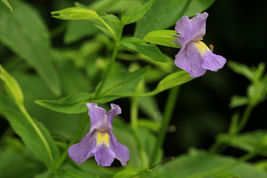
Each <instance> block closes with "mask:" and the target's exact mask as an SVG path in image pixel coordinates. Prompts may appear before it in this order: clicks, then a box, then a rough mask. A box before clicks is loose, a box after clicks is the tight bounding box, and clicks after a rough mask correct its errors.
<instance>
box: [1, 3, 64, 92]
mask: <svg viewBox="0 0 267 178" xmlns="http://www.w3.org/2000/svg"><path fill="white" fill-rule="evenodd" d="M12 6H13V9H14V12H13V13H10V12H9V11H8V10H7V9H6V8H4V7H2V6H0V41H1V42H3V44H5V45H7V46H8V47H9V48H10V49H12V50H13V51H14V52H15V53H16V54H17V55H19V56H20V57H21V58H23V59H24V60H26V61H27V62H28V63H29V64H30V65H31V66H32V67H34V68H35V69H36V70H37V72H38V74H39V75H40V76H41V78H42V79H43V80H44V82H45V83H46V84H47V86H48V87H49V88H50V90H51V91H52V92H53V93H54V94H55V95H59V94H60V93H61V90H60V82H59V78H58V74H57V71H56V69H55V66H54V65H53V60H54V58H53V56H52V55H51V53H50V51H51V47H50V40H49V34H48V32H47V29H46V27H45V25H44V23H43V21H42V19H41V18H40V17H39V14H38V13H37V12H36V11H35V10H34V9H33V8H32V7H31V6H29V5H28V4H26V3H24V2H23V1H12Z"/></svg>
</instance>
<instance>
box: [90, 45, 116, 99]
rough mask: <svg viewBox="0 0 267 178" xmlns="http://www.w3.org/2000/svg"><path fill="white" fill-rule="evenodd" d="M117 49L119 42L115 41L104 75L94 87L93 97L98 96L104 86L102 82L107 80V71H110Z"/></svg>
mask: <svg viewBox="0 0 267 178" xmlns="http://www.w3.org/2000/svg"><path fill="white" fill-rule="evenodd" d="M118 50H119V43H118V42H116V43H115V47H114V50H113V53H112V56H111V60H110V61H109V64H108V67H107V69H106V71H105V73H104V77H103V79H102V81H101V82H100V84H99V87H97V88H96V92H95V98H97V97H98V96H99V94H100V92H101V90H102V88H103V86H104V83H105V82H106V80H107V77H108V74H109V72H110V70H111V68H112V65H113V63H114V61H115V59H116V57H117V54H118Z"/></svg>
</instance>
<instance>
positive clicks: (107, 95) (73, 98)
mask: <svg viewBox="0 0 267 178" xmlns="http://www.w3.org/2000/svg"><path fill="white" fill-rule="evenodd" d="M146 70H147V68H144V69H139V70H137V71H136V72H133V73H128V74H123V75H122V74H116V75H114V76H110V77H109V78H108V79H107V82H106V83H105V85H104V86H103V90H102V92H101V93H102V95H101V94H100V96H102V97H100V98H94V95H93V94H89V93H79V94H74V95H70V96H67V97H65V98H62V99H59V100H37V101H36V103H37V104H39V105H41V106H43V107H45V108H48V109H51V110H53V111H57V112H63V113H69V114H71V113H73V114H77V113H83V112H86V111H87V108H86V106H85V103H86V102H96V103H105V102H110V101H112V100H114V99H118V98H122V97H127V96H151V95H156V94H158V93H160V92H162V91H164V90H167V89H170V88H172V87H175V86H179V85H182V84H184V83H186V82H189V81H190V80H192V78H191V77H190V76H189V74H188V73H187V72H185V71H178V72H175V73H172V74H170V75H168V76H167V77H165V78H164V79H162V80H161V81H160V82H159V84H158V86H157V87H156V89H155V90H153V91H151V92H148V93H134V91H135V89H136V87H137V84H138V83H139V81H140V80H141V78H142V76H143V75H144V74H145V72H146Z"/></svg>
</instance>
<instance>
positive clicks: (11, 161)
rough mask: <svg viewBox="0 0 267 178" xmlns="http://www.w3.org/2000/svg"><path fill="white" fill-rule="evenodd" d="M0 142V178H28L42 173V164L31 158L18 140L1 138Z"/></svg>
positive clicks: (29, 153)
mask: <svg viewBox="0 0 267 178" xmlns="http://www.w3.org/2000/svg"><path fill="white" fill-rule="evenodd" d="M3 139H4V140H3ZM1 141H2V143H3V145H2V146H1V149H0V159H1V160H2V161H1V162H0V177H3V178H4V177H5V178H12V177H19V178H29V177H34V175H35V174H37V173H39V172H41V171H42V169H43V164H42V163H41V162H39V160H36V159H35V158H34V157H33V156H32V153H31V152H29V150H28V149H27V148H26V147H25V146H24V145H23V143H22V142H21V141H20V140H19V139H18V138H11V137H5V138H3V137H2V140H1ZM11 168H12V169H11Z"/></svg>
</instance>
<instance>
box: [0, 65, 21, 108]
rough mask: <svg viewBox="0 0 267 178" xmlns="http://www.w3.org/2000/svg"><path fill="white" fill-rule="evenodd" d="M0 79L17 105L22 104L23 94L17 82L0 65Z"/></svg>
mask: <svg viewBox="0 0 267 178" xmlns="http://www.w3.org/2000/svg"><path fill="white" fill-rule="evenodd" d="M0 79H1V80H2V81H3V82H4V84H5V87H6V91H7V93H8V94H9V95H10V97H11V98H13V100H14V101H15V102H16V104H17V105H18V106H21V105H23V100H24V96H23V93H22V91H21V89H20V86H19V84H18V82H17V81H16V80H15V79H14V78H13V77H12V76H11V75H9V73H7V71H6V70H5V69H4V68H3V67H2V66H1V65H0Z"/></svg>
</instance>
